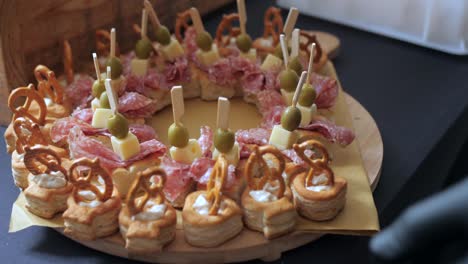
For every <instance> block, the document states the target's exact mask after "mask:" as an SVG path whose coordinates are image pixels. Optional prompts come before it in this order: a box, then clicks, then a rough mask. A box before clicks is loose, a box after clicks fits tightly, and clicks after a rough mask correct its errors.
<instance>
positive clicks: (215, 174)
mask: <svg viewBox="0 0 468 264" xmlns="http://www.w3.org/2000/svg"><path fill="white" fill-rule="evenodd" d="M227 174H228V162H227V160H226V157H225V156H224V155H223V154H221V155H220V156H219V157H218V159H217V160H216V163H215V165H214V167H213V170H212V171H211V175H210V179H209V180H208V184H207V185H206V199H207V200H208V201H209V202H211V207H210V211H209V215H217V214H218V209H219V206H220V204H221V190H222V189H223V186H224V180H225V179H226V176H227Z"/></svg>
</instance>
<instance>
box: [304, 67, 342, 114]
mask: <svg viewBox="0 0 468 264" xmlns="http://www.w3.org/2000/svg"><path fill="white" fill-rule="evenodd" d="M310 82H311V84H312V85H313V86H314V87H315V89H316V91H317V99H315V104H316V105H317V108H321V109H323V108H330V107H332V106H333V105H334V104H335V101H336V98H337V97H338V82H337V81H336V80H335V79H333V78H331V77H328V76H323V75H320V74H316V73H313V74H312V75H311V78H310Z"/></svg>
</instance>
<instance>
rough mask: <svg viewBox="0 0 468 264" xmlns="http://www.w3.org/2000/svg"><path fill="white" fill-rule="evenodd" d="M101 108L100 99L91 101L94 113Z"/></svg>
mask: <svg viewBox="0 0 468 264" xmlns="http://www.w3.org/2000/svg"><path fill="white" fill-rule="evenodd" d="M98 108H101V103H100V102H99V99H98V98H94V99H93V100H92V101H91V109H93V112H94V111H96V109H98Z"/></svg>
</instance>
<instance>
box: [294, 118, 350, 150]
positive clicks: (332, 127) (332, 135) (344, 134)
mask: <svg viewBox="0 0 468 264" xmlns="http://www.w3.org/2000/svg"><path fill="white" fill-rule="evenodd" d="M299 129H302V130H308V131H315V132H318V133H320V134H321V135H323V136H324V137H325V138H326V139H327V140H329V141H330V142H332V143H338V144H340V145H342V146H347V145H349V144H351V143H352V142H353V140H354V138H355V135H354V132H353V131H351V130H350V129H348V128H346V127H342V126H338V125H336V124H334V123H333V122H331V121H329V120H324V119H319V120H314V121H313V122H312V123H310V124H309V125H307V126H305V127H300V128H299Z"/></svg>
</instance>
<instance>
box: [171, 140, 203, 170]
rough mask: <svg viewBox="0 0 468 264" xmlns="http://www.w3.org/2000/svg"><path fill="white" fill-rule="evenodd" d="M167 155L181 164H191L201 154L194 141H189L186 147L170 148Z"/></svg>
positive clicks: (198, 146) (196, 142)
mask: <svg viewBox="0 0 468 264" xmlns="http://www.w3.org/2000/svg"><path fill="white" fill-rule="evenodd" d="M169 153H170V154H171V157H172V159H173V160H175V161H177V162H181V163H187V164H191V163H192V162H193V161H194V160H195V159H196V158H199V157H201V155H202V152H201V148H200V145H199V144H198V141H197V140H196V139H193V138H191V139H189V141H188V143H187V146H185V147H182V148H178V147H174V146H172V147H171V148H170V149H169Z"/></svg>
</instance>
